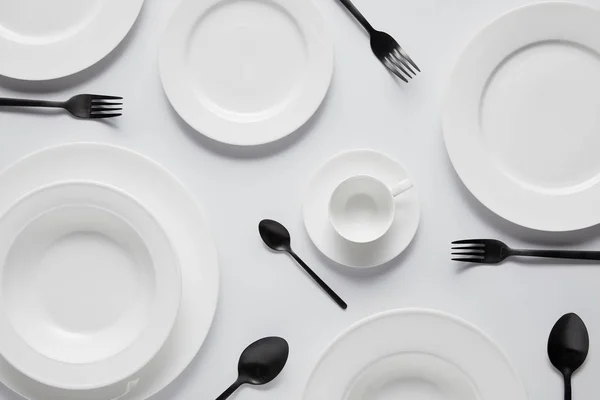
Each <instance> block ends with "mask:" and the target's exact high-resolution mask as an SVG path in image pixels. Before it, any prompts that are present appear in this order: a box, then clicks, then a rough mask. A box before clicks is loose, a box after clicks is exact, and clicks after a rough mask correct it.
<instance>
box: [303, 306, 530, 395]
mask: <svg viewBox="0 0 600 400" xmlns="http://www.w3.org/2000/svg"><path fill="white" fill-rule="evenodd" d="M333 399H336V400H337V399H339V400H374V399H381V400H388V399H390V400H391V399H394V400H395V399H436V400H437V399H439V400H442V399H443V400H507V399H511V400H527V394H526V393H525V389H524V387H523V385H522V383H521V381H520V379H519V378H518V377H517V375H516V373H515V372H514V370H513V368H512V367H511V366H510V364H509V362H508V360H507V358H506V356H505V355H504V354H503V353H502V351H501V350H500V348H499V347H498V346H497V345H496V344H495V343H494V342H493V341H492V340H491V339H490V338H488V337H487V336H485V335H484V334H483V333H482V332H480V331H479V330H478V329H477V328H475V327H474V326H472V325H470V324H468V323H466V322H464V321H462V320H460V319H458V318H455V317H452V316H450V315H447V314H444V313H441V312H437V311H429V310H398V311H389V312H384V313H381V314H378V315H375V316H372V317H370V318H367V319H366V320H364V321H361V322H359V323H357V324H356V325H354V326H353V327H351V328H350V329H349V330H348V331H346V332H345V333H343V334H342V335H341V336H340V337H339V338H338V339H337V340H336V341H335V342H334V343H333V344H332V345H331V346H330V347H329V349H327V351H326V352H325V354H324V355H323V356H322V357H321V360H320V361H319V363H318V364H317V366H316V368H315V370H314V371H313V373H312V375H311V377H310V379H309V381H308V384H307V386H306V390H305V392H304V397H303V400H333Z"/></svg>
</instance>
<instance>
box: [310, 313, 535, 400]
mask: <svg viewBox="0 0 600 400" xmlns="http://www.w3.org/2000/svg"><path fill="white" fill-rule="evenodd" d="M411 314H412V315H430V316H435V317H439V318H442V319H446V320H450V321H452V322H455V323H457V324H458V325H461V326H463V327H465V328H467V329H468V330H470V331H471V332H474V333H476V334H478V335H479V336H481V337H482V338H483V339H484V340H485V341H486V342H487V343H488V344H490V345H491V346H492V347H493V348H494V350H495V351H496V352H497V353H498V355H499V356H501V357H502V359H503V361H504V362H506V365H507V366H508V368H509V369H510V370H511V372H512V374H513V376H514V378H515V380H516V382H517V383H518V384H519V387H520V388H522V389H523V394H524V395H525V396H526V390H525V386H524V385H523V381H522V380H521V378H520V377H519V375H518V374H517V372H516V370H515V368H514V367H513V365H512V363H511V362H510V359H509V358H508V356H507V355H506V353H505V352H504V350H503V349H502V347H500V345H499V344H498V342H496V341H495V340H494V339H492V338H491V336H489V335H488V334H487V333H485V332H484V331H482V330H481V329H479V328H478V327H477V326H476V325H474V324H472V323H470V322H468V321H466V320H464V319H462V318H460V317H458V316H455V315H452V314H450V313H447V312H444V311H440V310H435V309H427V308H403V309H396V310H388V311H383V312H380V313H378V314H375V315H371V316H369V317H366V318H364V319H362V320H360V321H358V322H355V323H354V324H352V325H350V327H349V328H347V329H345V330H344V331H343V332H342V333H341V334H339V335H338V336H337V337H336V338H335V339H334V340H333V341H331V342H330V343H329V345H328V346H327V347H326V348H325V350H324V351H323V352H322V353H321V355H320V356H319V359H318V361H317V364H316V365H315V367H314V368H313V371H312V372H311V374H310V376H309V378H308V381H307V383H306V386H305V389H304V392H303V395H302V396H303V397H302V399H303V400H307V399H306V392H307V390H308V388H309V385H310V383H311V381H312V380H313V376H314V375H315V373H316V371H317V368H318V367H319V365H320V364H321V363H322V362H323V360H324V359H325V358H326V357H327V356H328V355H329V353H331V352H332V351H333V348H334V347H335V345H336V344H338V343H340V342H341V341H342V340H343V339H345V338H346V337H347V336H349V335H351V334H352V333H353V332H354V331H355V330H356V329H358V328H360V327H362V326H365V325H368V324H370V323H371V322H373V321H377V320H380V319H385V318H387V317H390V316H394V315H411ZM462 372H463V373H464V371H462ZM308 400H312V399H308ZM523 400H526V397H525V398H524V399H523Z"/></svg>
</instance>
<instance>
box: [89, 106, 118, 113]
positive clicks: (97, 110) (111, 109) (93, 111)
mask: <svg viewBox="0 0 600 400" xmlns="http://www.w3.org/2000/svg"><path fill="white" fill-rule="evenodd" d="M122 110H123V109H122V108H119V107H104V108H92V110H91V113H92V114H100V113H103V112H107V111H122Z"/></svg>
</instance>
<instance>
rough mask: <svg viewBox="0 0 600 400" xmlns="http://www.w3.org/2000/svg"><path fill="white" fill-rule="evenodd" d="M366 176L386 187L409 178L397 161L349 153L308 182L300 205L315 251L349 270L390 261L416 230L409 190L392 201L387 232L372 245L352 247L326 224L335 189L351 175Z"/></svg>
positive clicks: (415, 199)
mask: <svg viewBox="0 0 600 400" xmlns="http://www.w3.org/2000/svg"><path fill="white" fill-rule="evenodd" d="M361 174H363V175H370V176H373V177H375V178H377V179H380V180H381V181H382V182H384V183H385V184H386V185H388V186H390V187H392V186H393V185H395V184H397V183H399V182H402V181H403V180H405V179H407V178H409V176H408V173H407V172H406V170H405V169H404V168H403V167H402V165H400V164H399V163H398V162H397V161H395V160H393V159H392V158H390V157H388V156H386V155H385V154H382V153H379V152H377V151H373V150H353V151H349V152H345V153H342V154H339V155H337V156H335V157H333V158H332V159H331V160H329V161H327V163H325V165H324V166H323V167H321V168H320V169H319V171H318V172H317V174H316V175H315V177H314V178H313V179H312V181H311V183H310V185H309V188H308V193H307V196H306V198H305V201H304V224H305V226H306V230H307V232H308V235H309V236H310V238H311V240H312V241H313V243H314V244H315V246H317V248H318V249H319V250H320V251H321V252H322V253H323V254H325V255H326V256H327V257H329V258H331V259H332V260H333V261H335V262H337V263H339V264H342V265H346V266H349V267H357V268H368V267H375V266H378V265H381V264H385V263H386V262H388V261H390V260H392V259H394V258H395V257H397V256H398V255H399V254H400V253H402V252H403V251H404V250H405V249H406V247H408V245H409V244H410V242H411V241H412V239H413V237H414V236H415V233H416V232H417V228H418V226H419V215H420V206H419V195H418V192H417V189H416V187H413V188H412V189H410V190H409V191H407V192H406V193H405V194H403V195H401V196H399V198H398V199H397V200H396V207H397V208H396V216H395V219H394V222H393V224H392V226H391V228H390V229H389V231H388V232H387V233H386V234H385V236H383V237H382V238H380V239H379V240H377V241H375V242H372V243H364V244H355V243H352V242H349V241H347V240H345V239H344V238H342V237H341V236H339V235H338V234H337V232H335V230H334V229H333V227H332V226H331V222H330V220H329V214H328V212H329V199H330V198H331V194H332V193H333V191H334V190H335V188H336V187H337V186H338V185H339V184H340V183H341V182H342V181H344V180H345V179H348V178H350V177H352V176H354V175H361Z"/></svg>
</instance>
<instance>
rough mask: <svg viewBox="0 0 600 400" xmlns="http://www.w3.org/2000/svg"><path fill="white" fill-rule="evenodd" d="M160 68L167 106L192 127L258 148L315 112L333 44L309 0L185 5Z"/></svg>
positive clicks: (216, 0) (207, 0) (186, 1)
mask: <svg viewBox="0 0 600 400" xmlns="http://www.w3.org/2000/svg"><path fill="white" fill-rule="evenodd" d="M159 66H160V76H161V79H162V83H163V87H164V89H165V93H166V94H167V97H168V98H169V101H170V102H171V104H172V105H173V108H174V109H175V110H176V111H177V113H179V115H180V116H181V117H182V118H183V119H184V120H185V121H186V122H187V123H188V124H190V125H191V126H192V127H193V128H194V129H196V130H197V131H198V132H200V133H202V134H204V135H206V136H208V137H210V138H212V139H214V140H217V141H219V142H223V143H228V144H233V145H240V146H248V145H259V144H264V143H268V142H272V141H275V140H277V139H280V138H282V137H284V136H286V135H288V134H290V133H292V132H294V131H295V130H297V129H298V128H299V127H300V126H302V125H303V124H304V123H305V122H306V121H307V120H308V119H309V118H310V117H311V116H312V115H313V114H314V113H315V111H316V110H317V109H318V108H319V106H320V105H321V102H322V101H323V99H324V98H325V94H326V93H327V90H328V89H329V84H330V82H331V77H332V74H333V44H332V40H331V39H330V35H329V32H328V31H327V29H326V26H325V21H324V20H323V17H322V16H321V14H320V13H319V11H318V10H317V8H316V7H315V5H314V4H313V2H312V0H300V1H299V0H183V1H182V2H181V4H180V5H179V7H178V8H177V10H176V11H175V13H174V15H173V16H172V18H171V21H170V23H169V26H168V28H167V30H166V32H165V34H164V38H163V40H162V43H161V46H160V57H159Z"/></svg>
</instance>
